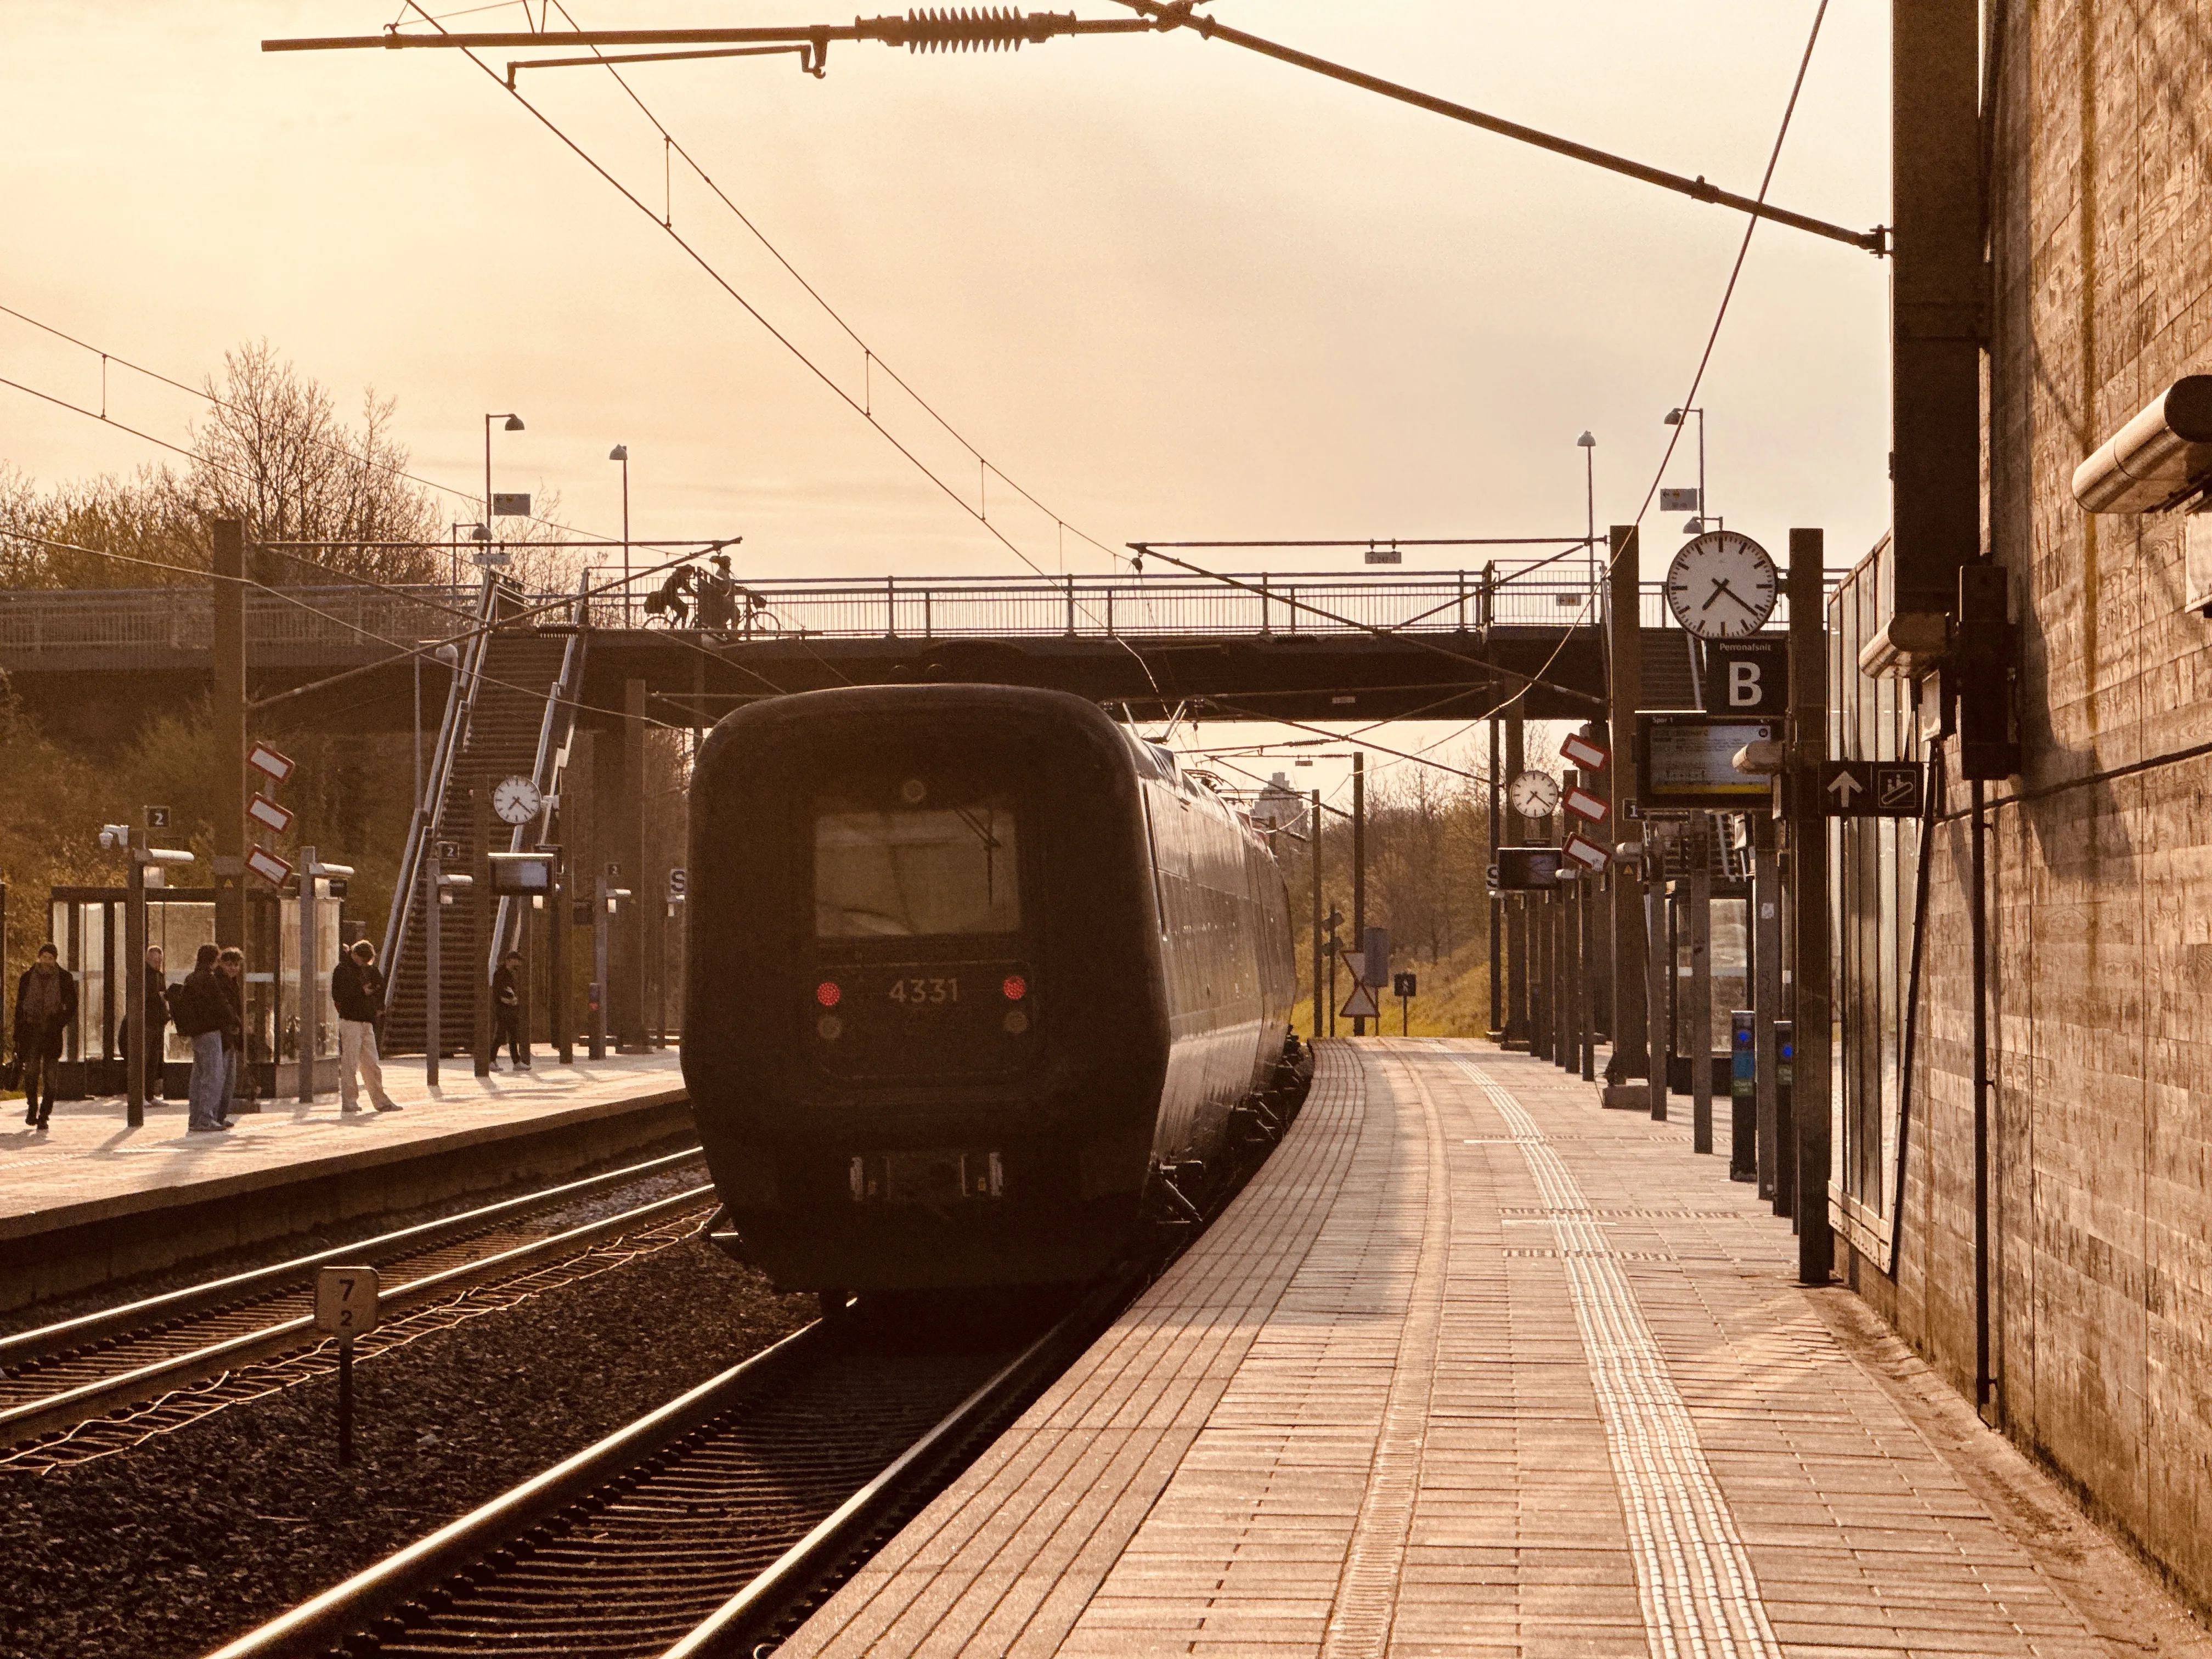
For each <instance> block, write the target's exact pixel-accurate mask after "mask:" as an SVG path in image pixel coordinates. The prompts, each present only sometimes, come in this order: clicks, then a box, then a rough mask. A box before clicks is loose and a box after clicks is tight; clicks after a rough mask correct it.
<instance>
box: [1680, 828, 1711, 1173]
mask: <svg viewBox="0 0 2212 1659" xmlns="http://www.w3.org/2000/svg"><path fill="white" fill-rule="evenodd" d="M1690 823H1691V831H1690V1017H1689V1018H1688V1019H1687V1020H1686V1022H1685V1024H1687V1025H1688V1027H1689V1028H1690V1029H1689V1031H1688V1036H1689V1048H1690V1150H1691V1151H1692V1152H1711V1151H1712V1149H1713V961H1712V942H1713V834H1712V819H1711V817H1709V816H1708V815H1707V814H1705V813H1703V812H1700V813H1699V815H1698V816H1697V817H1694V818H1692V819H1691V820H1690Z"/></svg>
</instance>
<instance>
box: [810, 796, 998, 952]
mask: <svg viewBox="0 0 2212 1659" xmlns="http://www.w3.org/2000/svg"><path fill="white" fill-rule="evenodd" d="M1017 871H1018V863H1017V860H1016V842H1015V826H1014V814H1013V811H1012V808H1011V806H1010V805H1008V804H1007V803H1006V802H1005V801H1003V800H986V801H978V802H975V803H973V804H970V805H963V806H952V807H930V808H926V809H925V808H915V809H913V810H908V811H880V810H876V809H873V808H870V807H866V806H863V805H860V803H858V802H854V801H851V800H848V799H839V798H838V797H836V796H823V797H820V798H818V799H817V801H816V803H815V811H814V932H815V936H816V937H817V938H819V939H905V938H915V937H924V936H933V935H939V934H945V933H1014V932H1017V931H1018V929H1019V928H1020V927H1021V925H1022V908H1021V889H1020V884H1019V883H1018V879H1017Z"/></svg>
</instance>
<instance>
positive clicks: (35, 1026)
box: [15, 945, 76, 1129]
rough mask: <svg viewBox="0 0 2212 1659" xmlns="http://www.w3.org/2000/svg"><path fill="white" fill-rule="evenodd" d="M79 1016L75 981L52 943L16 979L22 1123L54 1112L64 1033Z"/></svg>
mask: <svg viewBox="0 0 2212 1659" xmlns="http://www.w3.org/2000/svg"><path fill="white" fill-rule="evenodd" d="M75 1023H76V979H75V978H74V977H73V976H72V975H70V970H69V969H66V968H64V967H63V966H62V955H61V952H60V951H58V950H56V949H55V948H54V947H53V946H52V945H40V947H39V955H38V959H37V960H36V961H35V962H33V963H32V964H31V965H30V966H29V967H28V968H26V969H24V970H23V976H22V978H21V979H19V980H17V981H15V1061H16V1064H17V1065H18V1066H21V1068H22V1073H23V1075H22V1084H23V1121H24V1122H26V1123H27V1124H29V1125H30V1126H31V1127H33V1128H34V1129H43V1128H45V1127H46V1120H47V1119H48V1118H50V1117H52V1115H54V1062H55V1061H57V1060H59V1059H60V1058H61V1057H62V1036H63V1034H64V1032H66V1031H67V1030H69V1028H70V1025H72V1024H75Z"/></svg>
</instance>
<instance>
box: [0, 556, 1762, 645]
mask: <svg viewBox="0 0 2212 1659" xmlns="http://www.w3.org/2000/svg"><path fill="white" fill-rule="evenodd" d="M1555 573H1556V574H1555ZM588 580H589V582H590V585H591V586H592V587H593V588H597V589H600V590H601V591H599V592H596V593H595V594H594V595H593V597H592V598H591V599H589V600H588V601H586V602H585V603H584V604H582V605H577V601H576V599H575V596H574V593H573V592H567V593H542V594H540V593H533V594H529V595H526V596H525V598H524V603H525V605H526V606H528V607H530V608H532V609H533V610H535V609H538V607H545V614H548V615H559V616H562V617H566V616H568V615H570V614H573V611H572V607H574V609H578V610H581V611H584V612H585V613H586V615H585V616H584V617H583V618H582V620H583V621H584V622H585V623H586V625H587V626H590V627H592V628H601V629H620V628H624V627H633V628H634V627H636V626H638V625H639V624H640V623H641V622H643V621H644V620H645V614H646V613H645V609H644V605H643V604H642V602H641V600H642V596H643V594H644V592H646V591H647V590H648V589H649V588H650V587H651V586H653V584H652V583H649V582H648V583H641V584H640V585H639V590H638V592H636V593H635V594H633V595H632V597H631V599H630V601H629V605H628V606H627V607H625V605H624V602H623V594H622V593H621V592H620V591H619V586H602V585H603V584H607V583H614V584H618V583H619V580H620V578H619V574H618V573H616V572H612V571H609V570H606V569H604V568H602V569H595V570H593V571H592V572H591V573H589V577H588ZM732 597H733V603H732V617H731V621H730V623H729V626H728V628H727V629H726V631H728V632H730V633H732V634H735V635H741V636H744V637H748V638H762V639H766V638H775V637H777V636H793V637H805V638H813V639H866V638H875V639H884V638H893V639H925V640H927V639H940V638H961V637H975V636H994V635H995V636H1000V637H1011V636H1020V637H1030V638H1046V637H1050V636H1053V635H1060V636H1062V637H1079V638H1080V637H1090V638H1100V637H1105V638H1113V637H1119V636H1123V635H1127V636H1129V637H1133V638H1139V637H1141V638H1155V639H1157V638H1162V637H1172V636H1176V635H1188V636H1194V637H1199V636H1210V637H1225V636H1239V635H1242V636H1260V637H1267V636H1272V635H1285V636H1287V635H1348V634H1357V633H1362V632H1366V631H1370V630H1372V629H1391V630H1402V631H1407V632H1416V633H1449V632H1452V631H1455V630H1457V629H1468V630H1474V629H1480V628H1481V627H1483V626H1484V625H1485V624H1486V623H1495V624H1497V625H1499V626H1502V627H1513V628H1541V629H1553V628H1574V627H1589V626H1591V625H1593V624H1594V623H1595V622H1596V620H1597V618H1598V616H1599V610H1598V607H1597V606H1596V605H1595V604H1594V603H1592V595H1591V591H1590V589H1589V586H1588V585H1587V582H1586V580H1585V575H1584V573H1583V570H1582V569H1581V568H1579V567H1572V568H1568V567H1555V568H1547V569H1545V570H1543V571H1540V572H1535V573H1533V574H1526V575H1516V574H1513V573H1512V572H1511V571H1510V570H1508V571H1499V572H1497V573H1495V574H1494V575H1492V574H1486V573H1485V572H1483V571H1480V570H1467V571H1452V570H1447V571H1436V572H1431V571H1421V572H1407V573H1403V574H1401V573H1396V572H1392V573H1389V574H1381V573H1376V574H1356V575H1354V574H1334V573H1331V572H1328V571H1297V572H1255V573H1252V574H1240V575H1237V576H1235V577H1233V578H1231V580H1216V579H1212V578H1208V577H1202V576H1191V575H1186V574H1182V573H1179V572H1178V573H1175V574H1164V575H1163V574H1146V575H1141V576H1140V575H1134V574H1127V575H1115V576H979V577H967V578H949V579H943V580H925V579H918V578H904V577H896V576H883V577H856V578H841V579H835V580H794V581H785V580H762V581H745V582H741V583H739V584H738V585H737V586H736V590H735V593H734V595H733V596H732ZM477 598H478V594H477V589H476V588H475V587H473V586H463V587H448V586H444V585H442V584H441V585H431V586H410V587H404V588H390V587H365V586H349V585H338V584H332V585H329V586H303V587H296V588H285V589H283V590H280V591H277V592H269V591H265V590H256V591H253V592H249V593H248V594H247V596H246V638H247V640H248V641H250V642H252V645H253V646H254V647H260V648H265V647H269V646H271V645H276V646H283V645H286V644H295V645H307V644H314V645H323V646H332V647H342V646H353V647H358V648H360V649H362V650H363V651H364V652H366V653H372V654H373V653H375V652H376V651H378V650H380V649H385V648H391V647H406V646H410V645H413V644H414V643H415V642H416V641H422V640H438V639H448V638H452V637H453V636H454V635H459V634H461V633H463V632H465V631H466V629H468V628H469V627H470V626H471V614H472V612H473V611H474V610H475V608H476V605H477ZM1638 610H1639V612H1640V620H1641V621H1642V623H1643V624H1644V626H1645V627H1647V628H1672V627H1674V626H1675V625H1676V624H1675V623H1674V618H1673V617H1672V616H1671V615H1670V614H1669V613H1668V610H1667V606H1666V603H1665V598H1664V595H1663V593H1662V591H1661V588H1660V585H1659V584H1658V583H1656V582H1646V583H1644V585H1643V589H1642V592H1641V594H1640V596H1639V605H1638ZM1788 617H1789V604H1788V601H1787V599H1786V598H1785V599H1784V600H1783V601H1782V603H1781V604H1780V605H1778V607H1777V609H1776V611H1775V614H1774V616H1773V617H1772V618H1771V621H1770V623H1769V624H1768V625H1769V626H1770V627H1778V626H1780V625H1781V624H1782V623H1784V622H1786V621H1787V620H1788ZM668 619H669V618H666V617H664V620H668ZM688 620H689V624H690V626H693V627H697V626H699V625H700V618H699V617H698V616H697V614H696V611H693V612H692V613H691V615H690V617H689V619H688ZM213 629H214V611H213V605H212V600H211V597H210V593H209V592H208V590H207V588H205V587H204V586H197V585H195V584H189V583H187V584H179V585H178V586H173V587H157V588H29V589H19V590H14V591H0V665H6V664H10V663H12V664H15V665H19V666H23V667H30V666H33V665H35V664H36V663H37V661H38V660H39V659H40V658H41V657H42V656H45V657H48V658H49V659H59V658H62V657H64V656H69V655H81V654H82V653H99V654H102V655H110V654H112V655H114V656H117V657H118V659H120V660H121V661H122V662H123V663H125V664H128V663H129V662H131V660H132V659H138V660H145V661H152V660H158V659H160V658H161V656H163V655H164V654H166V653H172V652H197V651H201V650H204V649H206V648H207V647H208V645H209V643H210V640H211V637H212V634H213Z"/></svg>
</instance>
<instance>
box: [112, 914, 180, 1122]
mask: <svg viewBox="0 0 2212 1659" xmlns="http://www.w3.org/2000/svg"><path fill="white" fill-rule="evenodd" d="M164 965H165V963H164V958H163V957H162V955H161V946H160V945H148V946H147V947H146V963H145V967H144V969H143V972H144V974H145V976H146V977H145V987H146V990H145V995H146V1098H147V1099H149V1100H159V1099H161V1097H163V1096H164V1095H166V1094H167V1092H168V1091H167V1089H166V1088H165V1087H164V1086H163V1084H162V1079H163V1077H164V1076H165V1075H166V1073H167V1067H166V1066H164V1065H163V1063H162V1060H163V1051H164V1049H165V1048H166V1047H167V1042H166V1039H165V1036H164V1034H165V1033H166V1032H167V1030H168V1029H169V976H168V975H167V974H166V973H165V972H163V971H162V969H163V967H164ZM121 1026H122V1029H121V1030H120V1031H119V1032H118V1034H117V1036H116V1038H115V1046H116V1047H117V1048H119V1049H120V1050H121V1051H122V1054H123V1063H124V1064H125V1066H128V1065H129V1064H130V1063H131V1037H132V1035H133V1034H132V1032H131V1022H130V1021H129V1020H127V1019H126V1020H124V1021H122V1022H121Z"/></svg>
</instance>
